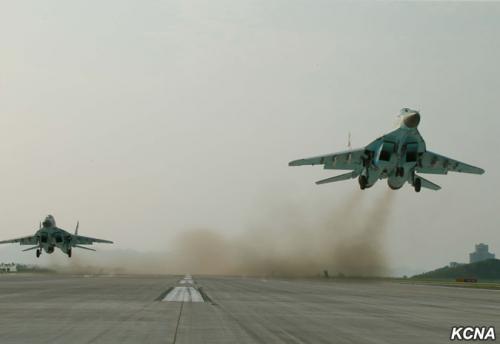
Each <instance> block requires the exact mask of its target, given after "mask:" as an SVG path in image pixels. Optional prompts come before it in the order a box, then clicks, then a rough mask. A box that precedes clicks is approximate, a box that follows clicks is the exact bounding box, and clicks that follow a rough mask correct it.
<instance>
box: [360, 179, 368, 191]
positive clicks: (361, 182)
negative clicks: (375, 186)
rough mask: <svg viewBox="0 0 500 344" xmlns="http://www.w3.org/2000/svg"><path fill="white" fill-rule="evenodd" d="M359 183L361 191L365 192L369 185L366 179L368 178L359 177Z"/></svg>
mask: <svg viewBox="0 0 500 344" xmlns="http://www.w3.org/2000/svg"><path fill="white" fill-rule="evenodd" d="M358 182H359V187H360V189H361V190H364V189H366V184H368V178H366V176H359V178H358Z"/></svg>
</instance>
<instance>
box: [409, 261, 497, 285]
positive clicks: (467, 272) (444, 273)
mask: <svg viewBox="0 0 500 344" xmlns="http://www.w3.org/2000/svg"><path fill="white" fill-rule="evenodd" d="M412 278H414V279H457V278H476V279H478V280H500V260H498V259H488V260H483V261H481V262H477V263H472V264H463V265H459V266H456V267H453V268H451V267H449V266H445V267H444V268H440V269H437V270H434V271H430V272H426V273H423V274H420V275H415V276H413V277H412Z"/></svg>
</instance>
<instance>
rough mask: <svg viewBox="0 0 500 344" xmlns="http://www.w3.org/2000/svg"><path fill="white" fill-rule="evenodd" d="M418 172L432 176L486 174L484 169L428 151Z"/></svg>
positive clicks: (422, 158) (419, 165) (417, 169)
mask: <svg viewBox="0 0 500 344" xmlns="http://www.w3.org/2000/svg"><path fill="white" fill-rule="evenodd" d="M416 171H417V172H420V173H431V174H447V173H448V172H449V171H451V172H463V173H474V174H483V173H484V170H483V169H482V168H479V167H476V166H472V165H468V164H466V163H463V162H460V161H458V160H454V159H451V158H448V157H445V156H443V155H439V154H436V153H433V152H430V151H426V152H424V153H423V154H422V156H421V158H420V161H419V164H418V166H417V168H416Z"/></svg>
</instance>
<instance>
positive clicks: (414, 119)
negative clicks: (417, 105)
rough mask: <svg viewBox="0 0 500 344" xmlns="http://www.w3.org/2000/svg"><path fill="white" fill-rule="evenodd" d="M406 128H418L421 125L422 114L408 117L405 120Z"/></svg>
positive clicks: (416, 113)
mask: <svg viewBox="0 0 500 344" xmlns="http://www.w3.org/2000/svg"><path fill="white" fill-rule="evenodd" d="M404 123H405V126H407V127H408V128H416V127H418V124H419V123H420V114H419V113H418V112H415V113H414V114H411V115H407V116H406V117H405V119H404Z"/></svg>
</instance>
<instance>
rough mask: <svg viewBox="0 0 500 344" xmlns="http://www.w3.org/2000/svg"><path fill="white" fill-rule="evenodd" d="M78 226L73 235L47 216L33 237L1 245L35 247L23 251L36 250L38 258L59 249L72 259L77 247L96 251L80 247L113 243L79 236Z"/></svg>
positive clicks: (9, 241)
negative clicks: (74, 249) (72, 251)
mask: <svg viewBox="0 0 500 344" xmlns="http://www.w3.org/2000/svg"><path fill="white" fill-rule="evenodd" d="M78 226H79V223H78V222H77V224H76V229H75V234H71V233H69V232H67V231H65V230H64V229H61V228H58V227H57V226H56V220H55V219H54V216H52V215H47V217H46V218H45V220H44V221H43V222H42V223H40V229H39V230H38V231H37V232H36V233H35V235H32V236H25V237H22V238H18V239H12V240H5V241H0V244H8V243H16V242H18V243H19V244H21V245H35V246H33V247H30V248H27V249H25V250H23V251H29V250H34V249H36V257H37V258H38V257H40V255H41V254H42V249H43V250H45V252H47V253H49V254H50V253H52V252H54V249H55V248H56V247H57V248H59V249H60V250H61V251H63V252H64V253H66V254H67V255H68V257H70V258H71V248H73V247H77V248H82V249H85V250H90V251H95V250H94V249H91V248H88V247H84V246H80V245H92V244H93V243H94V242H97V243H106V244H112V243H113V242H112V241H109V240H102V239H95V238H90V237H85V236H81V235H78Z"/></svg>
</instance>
